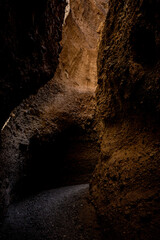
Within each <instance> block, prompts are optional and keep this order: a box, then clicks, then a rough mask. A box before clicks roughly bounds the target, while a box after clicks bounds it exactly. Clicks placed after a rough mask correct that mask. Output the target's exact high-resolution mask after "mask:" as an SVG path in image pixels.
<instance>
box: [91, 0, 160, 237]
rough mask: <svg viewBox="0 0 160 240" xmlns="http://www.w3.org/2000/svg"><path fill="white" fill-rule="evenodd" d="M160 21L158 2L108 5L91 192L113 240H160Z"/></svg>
mask: <svg viewBox="0 0 160 240" xmlns="http://www.w3.org/2000/svg"><path fill="white" fill-rule="evenodd" d="M159 13H160V3H159V1H156V0H155V1H149V0H146V1H143V0H142V1H138V0H137V1H130V0H128V1H127V0H126V1H114V0H113V1H110V3H109V12H108V15H107V18H106V22H105V26H104V30H103V34H102V39H101V43H100V47H99V56H98V88H97V103H98V109H97V112H98V114H97V118H98V122H99V132H100V140H101V158H100V160H99V163H98V165H97V167H96V170H95V173H94V175H93V180H92V184H91V195H92V198H93V202H94V204H95V206H96V207H97V211H98V213H99V216H100V217H101V218H102V223H103V226H104V229H105V231H106V234H107V237H108V238H107V239H123V240H124V239H125V240H128V239H147V240H148V239H150V240H151V239H159V237H160V230H159V224H160V219H159V210H160V204H159V200H160V199H159V194H160V185H159V177H160V168H159V158H160V153H159V150H160V137H159V136H160V128H159V120H160V108H159V106H160V84H159V81H160V32H159V29H160V16H159ZM111 230H112V235H111V234H110V232H111Z"/></svg>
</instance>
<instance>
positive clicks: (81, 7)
mask: <svg viewBox="0 0 160 240" xmlns="http://www.w3.org/2000/svg"><path fill="white" fill-rule="evenodd" d="M107 5H108V0H102V1H99V0H97V1H93V0H87V1H85V0H82V1H80V0H76V1H72V0H71V1H70V8H68V12H67V17H66V19H65V22H64V28H63V34H62V35H63V37H62V41H61V44H62V48H63V49H62V52H61V55H60V60H59V62H60V63H59V65H58V68H57V71H56V74H55V77H56V78H57V79H59V80H58V81H59V82H63V83H64V82H65V85H66V86H68V87H69V88H70V87H75V88H77V89H79V91H92V92H93V91H94V90H95V87H96V84H97V42H98V40H99V34H100V31H101V28H102V25H103V22H104V19H105V16H106V13H107Z"/></svg>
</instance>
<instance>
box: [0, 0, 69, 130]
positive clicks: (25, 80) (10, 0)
mask: <svg viewBox="0 0 160 240" xmlns="http://www.w3.org/2000/svg"><path fill="white" fill-rule="evenodd" d="M64 8H65V1H64V0H60V1H58V0H55V1H53V0H41V1H37V0H33V1H31V0H28V1H26V0H25V1H23V2H22V1H20V0H7V1H6V0H1V2H0V65H1V72H0V112H1V118H0V126H2V125H3V124H4V122H5V120H6V119H7V118H8V116H9V113H10V112H11V110H13V108H14V107H16V106H17V105H18V104H20V102H21V101H22V100H23V99H24V98H26V97H28V96H29V95H30V94H33V93H35V92H36V91H37V90H38V88H39V87H40V86H42V85H44V83H46V82H47V81H48V80H50V79H51V78H52V77H53V75H54V72H55V70H56V67H57V64H58V55H59V53H60V50H61V47H60V44H59V42H60V40H61V34H62V22H63V17H64Z"/></svg>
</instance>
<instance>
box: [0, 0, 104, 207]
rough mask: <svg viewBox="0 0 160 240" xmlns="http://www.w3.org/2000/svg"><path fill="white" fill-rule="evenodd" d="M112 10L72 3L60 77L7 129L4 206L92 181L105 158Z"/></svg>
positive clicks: (32, 98) (94, 4)
mask: <svg viewBox="0 0 160 240" xmlns="http://www.w3.org/2000/svg"><path fill="white" fill-rule="evenodd" d="M106 7H107V5H106V1H89V0H87V1H83V2H82V3H81V2H80V1H78V0H76V1H70V11H68V10H69V8H68V10H66V11H68V16H67V15H66V19H65V21H63V39H62V43H61V45H62V47H63V50H62V52H61V54H60V57H59V62H60V65H59V66H58V68H57V71H56V74H55V76H54V78H53V79H52V80H51V81H49V82H48V83H47V84H46V85H44V86H43V87H42V88H41V89H39V91H38V93H37V94H36V95H33V96H30V97H29V98H28V99H26V100H24V101H23V102H22V103H21V104H20V105H19V106H18V107H16V108H15V109H14V110H13V111H12V112H11V114H10V117H9V119H8V121H7V122H6V124H5V126H4V127H3V130H2V132H1V142H2V143H1V152H0V155H1V166H2V167H1V169H2V174H1V183H2V185H1V186H2V187H1V197H0V201H1V204H2V208H3V206H4V204H9V203H10V202H11V201H13V200H14V199H15V198H17V197H23V196H24V195H25V194H30V193H33V192H36V191H40V190H43V189H47V188H51V187H56V186H62V185H69V184H78V183H84V182H88V181H89V179H90V177H91V173H92V171H93V169H94V166H95V164H96V163H97V160H98V155H99V148H98V143H97V133H96V127H95V122H94V116H95V105H96V104H95V97H94V91H93V90H94V86H95V83H96V69H97V68H96V57H97V52H96V51H97V50H96V46H97V44H98V36H99V34H98V33H97V31H98V32H100V29H101V24H102V22H103V21H104V19H105V15H106V12H107V10H106V9H105V8H106ZM78 8H79V11H80V13H79V11H78ZM98 12H99V14H98ZM71 13H72V14H71ZM76 14H77V16H76ZM56 17H58V15H56ZM79 18H80V19H79ZM81 53H82V54H81ZM80 55H81V56H80ZM79 56H80V57H79ZM89 59H90V60H89ZM90 62H91V65H89V66H87V65H88V64H90ZM93 62H94V63H93ZM53 67H54V66H53ZM90 68H92V69H90ZM74 71H75V73H74ZM88 78H90V83H89V85H87V81H88V80H87V79H88ZM20 195H21V196H20Z"/></svg>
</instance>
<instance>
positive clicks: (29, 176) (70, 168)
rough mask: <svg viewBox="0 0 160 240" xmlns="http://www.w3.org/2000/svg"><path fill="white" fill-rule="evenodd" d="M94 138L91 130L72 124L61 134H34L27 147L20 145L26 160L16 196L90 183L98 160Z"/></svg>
mask: <svg viewBox="0 0 160 240" xmlns="http://www.w3.org/2000/svg"><path fill="white" fill-rule="evenodd" d="M92 137H93V136H92V135H91V133H90V132H86V130H83V129H82V128H80V127H78V126H71V127H69V128H68V129H66V130H64V131H63V132H61V133H59V134H58V136H50V135H49V136H48V135H47V136H44V137H39V138H38V137H37V136H36V137H33V138H32V139H31V142H30V146H29V149H28V150H27V149H26V147H25V146H20V148H21V152H22V154H23V155H25V157H26V159H27V161H26V164H25V167H24V172H25V174H24V176H23V177H22V180H20V181H19V182H18V184H17V185H16V192H17V194H16V195H18V196H19V197H20V198H22V197H25V196H27V195H30V194H33V193H36V192H40V191H42V190H47V189H51V188H56V187H61V186H67V185H75V184H82V183H88V182H89V180H90V178H91V174H92V172H93V170H94V167H95V165H96V162H97V160H98V146H97V143H96V138H92ZM14 191H15V190H14Z"/></svg>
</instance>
